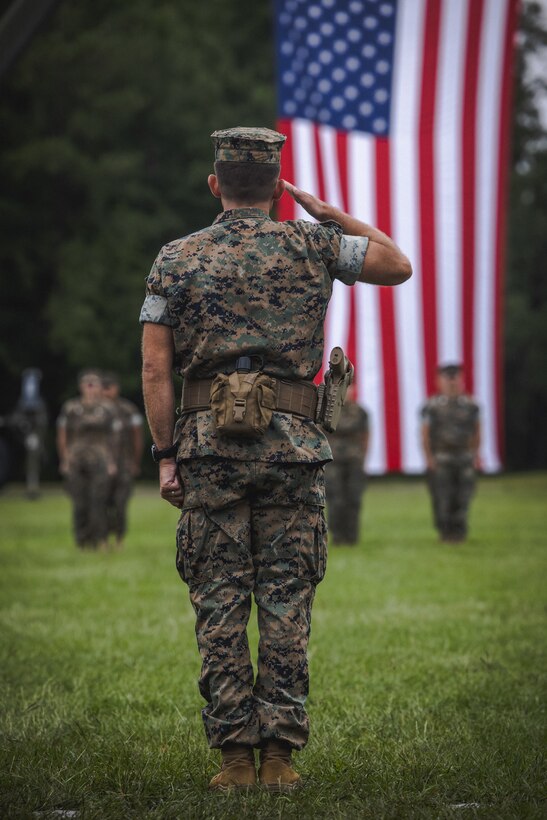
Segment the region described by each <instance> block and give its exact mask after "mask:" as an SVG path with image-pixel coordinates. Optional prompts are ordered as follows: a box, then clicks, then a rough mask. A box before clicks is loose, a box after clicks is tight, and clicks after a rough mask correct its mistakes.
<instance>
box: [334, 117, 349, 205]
mask: <svg viewBox="0 0 547 820" xmlns="http://www.w3.org/2000/svg"><path fill="white" fill-rule="evenodd" d="M336 154H337V157H338V179H339V181H340V193H341V194H342V210H343V211H345V212H346V213H347V212H348V211H349V191H348V135H347V134H346V133H345V131H337V132H336Z"/></svg>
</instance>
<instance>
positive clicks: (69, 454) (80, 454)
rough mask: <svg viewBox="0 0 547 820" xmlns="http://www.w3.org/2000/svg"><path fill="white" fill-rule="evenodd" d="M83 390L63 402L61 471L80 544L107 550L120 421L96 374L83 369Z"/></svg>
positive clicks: (59, 448) (59, 430)
mask: <svg viewBox="0 0 547 820" xmlns="http://www.w3.org/2000/svg"><path fill="white" fill-rule="evenodd" d="M79 388H80V398H76V399H70V400H69V401H67V402H65V403H64V404H63V406H62V408H61V412H60V414H59V417H58V419H57V453H58V456H59V472H60V473H61V474H62V475H63V476H65V478H66V486H67V491H68V493H69V495H70V497H71V499H72V505H73V526H74V537H75V540H76V544H77V545H78V546H79V547H80V548H81V549H99V550H104V549H106V546H107V542H106V539H107V520H106V502H107V499H108V490H109V484H110V479H111V477H112V476H113V475H114V474H115V472H116V462H115V457H114V454H115V452H116V447H117V434H116V416H115V414H114V411H113V409H112V406H111V404H110V402H109V401H107V400H105V399H103V396H102V383H101V377H100V375H99V373H98V371H96V370H84V371H83V372H82V373H81V374H80V378H79Z"/></svg>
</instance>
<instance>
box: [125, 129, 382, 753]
mask: <svg viewBox="0 0 547 820" xmlns="http://www.w3.org/2000/svg"><path fill="white" fill-rule="evenodd" d="M231 133H233V132H217V134H216V135H213V136H214V139H215V141H216V144H217V154H216V158H217V159H220V160H223V161H224V160H226V161H232V160H237V161H247V160H249V161H260V162H278V161H279V151H280V147H281V145H282V142H283V141H284V137H283V136H282V135H280V134H276V133H275V132H271V131H268V130H264V131H263V132H262V134H263V140H262V142H261V143H260V142H259V143H257V141H256V137H257V131H256V129H254V130H253V133H252V140H251V139H250V140H249V142H248V143H245V140H244V139H243V141H242V140H241V135H245V132H244V131H243V130H242V129H240V130H238V132H237V136H236V137H235V138H234V139H233V140H232V139H231ZM272 134H273V137H272ZM367 244H368V240H367V239H366V238H365V237H345V236H343V234H342V230H341V228H340V226H339V225H337V224H336V223H334V222H329V223H324V224H312V223H309V222H305V221H292V222H285V223H277V222H274V221H273V220H272V219H271V218H270V217H269V216H268V214H266V213H265V212H264V211H262V210H260V209H258V208H237V209H234V210H231V211H230V210H229V211H225V212H223V213H222V214H220V215H219V216H218V217H217V219H215V221H214V223H213V225H212V226H211V227H208V228H205V229H204V230H201V231H199V232H197V233H194V234H191V235H190V236H186V237H184V238H183V239H179V240H176V241H174V242H171V243H170V244H168V245H166V246H165V247H164V248H163V249H162V250H161V252H160V254H159V256H158V257H157V259H156V261H155V263H154V265H153V267H152V271H151V273H150V275H149V277H148V280H147V295H146V298H145V302H144V305H143V308H142V312H141V321H142V322H157V323H160V324H164V325H167V326H168V327H171V328H172V331H173V340H174V349H175V366H176V370H177V372H178V373H179V374H180V375H182V376H183V378H184V379H200V378H201V379H204V378H208V377H213V376H215V375H216V374H218V373H231V372H233V370H234V368H235V362H236V359H237V358H238V357H240V356H253V357H255V359H257V360H258V359H259V360H261V362H262V370H263V371H264V372H265V373H268V374H269V375H271V376H273V377H276V378H283V379H290V380H294V379H301V380H307V381H311V380H312V379H313V377H314V376H315V374H316V373H317V371H318V370H319V368H320V366H321V362H322V355H323V321H324V318H325V313H326V310H327V305H328V302H329V299H330V296H331V293H332V287H333V280H334V279H335V278H337V279H340V280H341V281H343V282H345V283H346V284H348V285H352V284H353V283H354V282H355V281H356V280H357V278H358V276H359V274H360V272H361V269H362V264H363V260H364V256H365V253H366V248H367ZM176 435H177V438H178V440H179V441H180V444H179V449H178V456H177V460H178V463H179V469H180V475H181V479H182V482H183V485H184V488H185V492H186V495H185V501H184V507H183V509H182V514H181V517H180V521H179V525H178V530H177V567H178V569H179V572H180V574H181V576H182V578H183V580H184V581H185V582H186V583H187V584H188V585H189V588H190V597H191V601H192V604H193V607H194V609H195V612H196V617H197V624H196V635H197V640H198V646H199V650H200V653H201V657H202V671H201V678H200V691H201V693H202V695H203V697H204V698H205V700H206V702H207V703H206V706H205V708H204V710H203V719H204V724H205V730H206V734H207V738H208V741H209V744H210V746H212V747H221V746H223V744H225V743H227V742H228V741H230V742H236V743H242V744H247V745H250V746H259V745H261V744H262V743H264V741H266V740H268V739H277V740H283V741H286V742H288V743H289V744H290V745H291V746H292V747H294V748H297V749H301V748H302V747H303V746H304V745H305V743H306V741H307V738H308V717H307V714H306V711H305V707H304V703H305V699H306V695H307V692H308V665H307V644H308V637H309V632H310V622H311V606H312V602H313V598H314V593H315V587H316V585H317V583H318V582H319V581H321V579H322V578H323V575H324V572H325V563H326V544H325V531H326V528H325V521H324V503H325V500H324V476H323V464H324V463H325V462H327V461H329V460H330V458H331V452H330V448H329V445H328V442H327V439H326V437H325V435H324V434H323V432H322V431H321V430H320V429H319V428H318V427H317V426H316V425H315V423H314V422H313V421H312V420H311V419H309V418H305V417H302V416H297V415H293V414H291V413H283V412H274V413H273V418H272V421H271V423H270V426H269V428H268V429H267V430H266V433H265V434H264V436H262V438H259V439H257V440H239V441H238V440H236V439H231V438H227V437H222V436H220V435H218V434H217V432H216V429H215V425H214V420H213V416H212V413H211V411H210V410H202V411H198V412H192V413H188V414H187V415H183V416H182V418H181V419H180V420H179V423H178V425H177V430H176ZM252 594H254V596H255V600H256V603H257V607H258V624H259V631H260V641H259V648H258V668H257V674H256V678H255V677H254V674H253V668H252V665H251V659H250V657H249V649H248V644H247V636H246V626H247V621H248V618H249V612H250V606H251V595H252Z"/></svg>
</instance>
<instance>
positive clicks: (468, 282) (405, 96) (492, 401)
mask: <svg viewBox="0 0 547 820" xmlns="http://www.w3.org/2000/svg"><path fill="white" fill-rule="evenodd" d="M275 9H276V32H277V34H276V50H277V86H278V123H277V127H278V129H279V130H280V131H282V132H283V133H284V134H286V135H287V137H288V140H287V143H286V146H285V149H284V155H283V170H282V174H283V176H284V177H286V178H287V179H290V180H291V181H293V182H294V183H295V184H296V185H297V186H298V187H300V188H303V189H304V190H307V191H310V192H312V193H314V194H316V195H318V196H319V197H321V198H322V199H326V200H327V201H329V202H331V203H332V204H334V205H337V206H338V207H341V208H343V209H344V210H345V211H347V212H349V213H351V214H352V215H354V216H356V217H358V218H361V219H363V220H364V221H366V222H370V223H372V224H374V225H377V226H378V227H379V228H381V229H382V230H384V231H386V232H387V233H389V234H390V235H391V236H393V238H394V239H395V241H396V242H397V243H398V244H399V245H400V246H401V248H402V249H403V250H404V251H405V252H406V253H407V255H408V256H409V257H410V259H411V261H412V264H413V269H414V276H413V277H412V279H411V280H410V281H409V282H408V283H406V284H405V285H404V286H403V287H401V288H396V289H395V290H391V289H389V288H373V287H370V286H367V285H358V286H357V287H356V288H346V287H345V286H344V285H342V284H341V283H338V282H337V283H336V284H335V289H334V294H333V299H332V302H331V306H330V308H329V312H328V315H327V322H326V327H325V337H326V344H325V351H326V353H328V351H329V350H330V348H331V347H332V346H333V345H335V344H341V345H342V346H343V347H344V348H345V349H346V350H347V352H348V354H349V356H350V358H351V359H352V360H353V361H354V362H355V364H356V373H357V387H358V394H359V400H360V401H361V402H362V403H363V404H364V405H366V406H367V407H368V408H369V410H370V412H371V418H372V425H373V429H372V435H371V451H370V455H369V460H368V469H369V470H370V472H372V473H384V472H388V471H403V472H409V473H413V472H420V471H421V470H422V469H423V467H424V463H423V457H422V453H421V450H420V446H419V435H418V427H419V423H418V412H419V408H420V406H421V404H422V403H423V402H424V401H425V399H426V397H427V396H428V395H431V393H433V392H434V390H435V371H436V367H437V365H438V364H443V363H448V362H454V361H458V362H463V363H464V365H465V374H466V386H467V389H468V390H469V391H470V392H472V393H474V394H475V396H476V397H477V399H478V401H479V404H480V406H481V411H482V419H483V430H484V440H483V448H482V453H481V457H482V462H483V466H484V469H485V470H486V471H487V472H494V471H496V470H498V469H500V467H501V465H502V461H503V445H502V441H503V431H502V426H501V415H502V382H501V336H502V309H503V305H502V288H503V268H504V258H503V251H504V237H505V212H506V183H507V169H508V137H509V128H510V109H511V86H512V57H513V51H514V35H515V26H516V15H517V0H457V1H456V0H316V2H313V0H311V1H310V0H308V1H307V2H302V1H301V0H276V4H275ZM279 217H280V218H281V219H293V218H300V217H307V215H306V214H305V213H304V212H303V211H302V209H301V208H300V206H298V205H296V203H294V202H293V201H292V200H290V199H289V197H284V198H283V200H282V201H281V204H280V210H279ZM308 218H309V217H308Z"/></svg>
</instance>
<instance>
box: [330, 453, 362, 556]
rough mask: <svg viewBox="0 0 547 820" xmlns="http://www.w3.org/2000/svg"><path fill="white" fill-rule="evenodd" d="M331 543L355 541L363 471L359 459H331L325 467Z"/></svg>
mask: <svg viewBox="0 0 547 820" xmlns="http://www.w3.org/2000/svg"><path fill="white" fill-rule="evenodd" d="M325 482H326V490H327V516H328V522H329V540H330V542H331V543H335V544H336V543H338V544H356V543H357V542H358V540H359V518H360V514H361V504H362V500H363V492H364V490H365V486H366V475H365V473H364V472H363V464H362V462H361V461H332V462H331V463H330V464H327V466H326V467H325Z"/></svg>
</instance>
